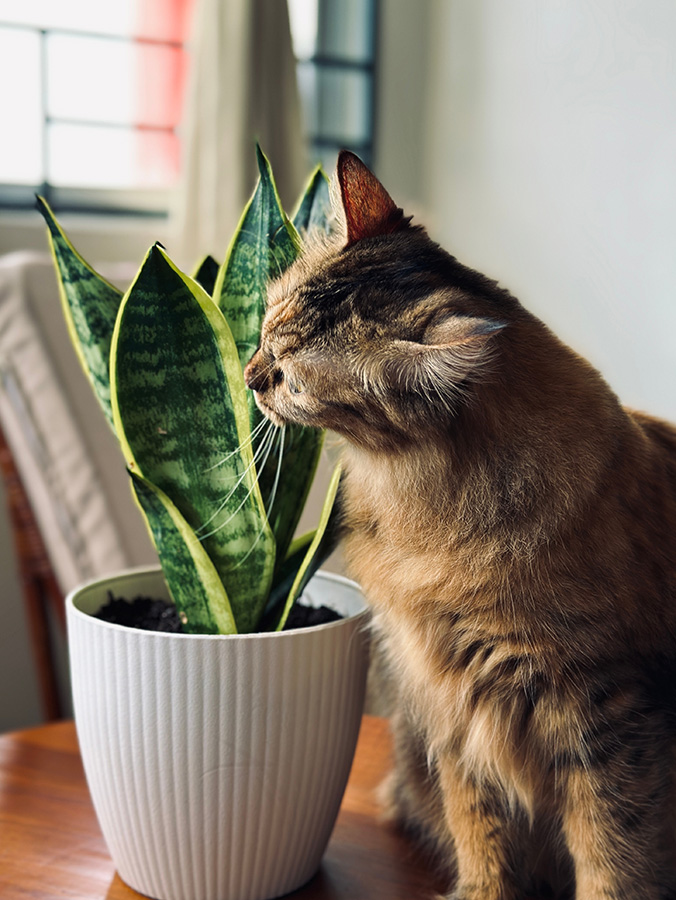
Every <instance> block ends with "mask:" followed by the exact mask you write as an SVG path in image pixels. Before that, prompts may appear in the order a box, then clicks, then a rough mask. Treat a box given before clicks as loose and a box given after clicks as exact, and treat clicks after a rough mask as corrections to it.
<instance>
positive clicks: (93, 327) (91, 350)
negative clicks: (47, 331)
mask: <svg viewBox="0 0 676 900" xmlns="http://www.w3.org/2000/svg"><path fill="white" fill-rule="evenodd" d="M37 207H38V209H39V211H40V212H41V213H42V215H43V216H44V219H45V221H46V223H47V227H48V229H49V230H48V236H49V243H50V247H51V251H52V256H53V257H54V264H55V266H56V271H57V274H58V276H59V293H60V295H61V303H62V305H63V311H64V315H65V318H66V324H67V325H68V331H69V333H70V337H71V340H72V342H73V345H74V347H75V350H76V353H77V356H78V358H79V360H80V362H81V364H82V367H83V369H84V371H85V374H86V375H87V377H88V378H89V380H90V382H91V384H92V387H93V389H94V394H95V395H96V397H97V399H98V401H99V403H100V404H101V408H102V409H103V412H104V414H105V416H106V418H107V419H108V422H109V423H110V424H111V426H112V424H113V415H112V412H111V408H110V378H109V360H110V342H111V339H112V336H113V329H114V327H115V319H116V316H117V311H118V309H119V307H120V302H121V300H122V291H119V290H118V289H117V288H116V287H113V285H112V284H109V283H108V282H107V281H106V280H105V279H104V278H102V277H101V276H100V275H99V274H98V273H97V272H95V271H94V269H92V268H91V266H90V265H89V264H88V263H86V262H85V261H84V259H83V258H82V257H81V256H80V254H79V253H78V252H77V250H75V248H74V247H73V245H72V244H71V242H70V241H69V240H68V238H67V237H66V234H65V232H64V231H63V229H62V228H61V226H60V225H59V223H58V222H57V221H56V218H55V216H54V213H53V212H52V211H51V209H50V208H49V205H48V204H47V202H46V201H45V200H44V199H43V198H42V197H38V198H37Z"/></svg>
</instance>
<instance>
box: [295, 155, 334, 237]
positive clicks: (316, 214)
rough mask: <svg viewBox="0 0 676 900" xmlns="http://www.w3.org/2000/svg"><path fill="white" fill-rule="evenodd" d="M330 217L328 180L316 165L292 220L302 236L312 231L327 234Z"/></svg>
mask: <svg viewBox="0 0 676 900" xmlns="http://www.w3.org/2000/svg"><path fill="white" fill-rule="evenodd" d="M330 219H331V200H330V198H329V180H328V178H327V177H326V175H325V174H324V170H323V169H322V167H321V166H317V168H316V169H315V171H314V172H313V173H312V175H311V177H310V180H309V181H308V184H307V187H306V188H305V191H304V193H303V196H302V197H301V198H300V201H299V203H298V208H297V209H296V212H295V213H294V215H293V219H292V221H293V224H294V227H295V229H296V231H297V232H298V233H299V234H300V235H301V237H304V236H305V235H306V234H309V233H310V232H312V231H320V232H322V233H323V234H327V233H328V231H329V222H330Z"/></svg>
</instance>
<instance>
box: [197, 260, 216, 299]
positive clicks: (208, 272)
mask: <svg viewBox="0 0 676 900" xmlns="http://www.w3.org/2000/svg"><path fill="white" fill-rule="evenodd" d="M219 269H220V266H219V265H218V263H217V262H216V260H215V259H214V258H213V256H205V257H204V259H203V260H201V261H200V262H199V263H198V264H197V266H195V271H194V272H193V273H192V275H191V277H192V278H194V279H195V281H196V282H197V283H198V284H201V285H202V287H203V288H204V290H205V291H206V292H207V294H209V296H210V297H211V296H212V295H213V293H214V287H215V286H216V279H217V278H218V270H219Z"/></svg>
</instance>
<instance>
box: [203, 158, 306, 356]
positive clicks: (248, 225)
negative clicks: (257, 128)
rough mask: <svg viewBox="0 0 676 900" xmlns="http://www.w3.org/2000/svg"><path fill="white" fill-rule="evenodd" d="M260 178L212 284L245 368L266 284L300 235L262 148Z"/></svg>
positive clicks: (280, 268) (289, 255)
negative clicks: (289, 215) (280, 199)
mask: <svg viewBox="0 0 676 900" xmlns="http://www.w3.org/2000/svg"><path fill="white" fill-rule="evenodd" d="M256 151H257V154H258V168H259V171H260V178H259V180H258V186H257V187H256V190H255V191H254V194H253V196H252V198H251V200H250V201H249V203H248V204H247V207H246V209H245V210H244V214H243V215H242V218H241V220H240V223H239V226H238V228H237V231H236V232H235V235H234V237H233V239H232V241H231V243H230V247H229V249H228V253H227V256H226V258H225V262H224V263H223V265H222V266H221V270H220V272H219V273H218V278H217V280H216V287H215V289H214V300H215V301H216V303H217V305H218V306H219V308H220V309H221V310H222V312H223V315H224V316H225V318H226V319H227V322H228V325H229V326H230V330H231V331H232V335H233V337H234V339H235V343H236V344H237V350H238V352H239V358H240V362H241V365H242V368H244V366H245V365H246V364H247V362H248V361H249V359H251V357H252V356H253V354H254V351H255V350H256V347H257V346H258V340H259V336H260V332H261V322H262V321H263V315H264V313H265V303H266V295H267V285H268V281H269V280H270V278H274V277H276V276H277V275H281V274H282V272H283V271H284V270H285V269H286V268H287V266H289V265H290V263H292V262H293V261H294V259H295V258H296V256H297V255H298V252H299V249H300V238H299V237H298V234H297V232H296V230H295V228H294V227H293V225H292V224H291V222H289V219H288V218H287V216H286V213H285V212H284V211H283V210H282V207H281V204H280V201H279V195H278V193H277V187H276V186H275V182H274V179H273V177H272V170H271V168H270V163H269V162H268V160H267V159H266V157H265V156H264V155H263V153H262V151H261V149H260V147H257V148H256Z"/></svg>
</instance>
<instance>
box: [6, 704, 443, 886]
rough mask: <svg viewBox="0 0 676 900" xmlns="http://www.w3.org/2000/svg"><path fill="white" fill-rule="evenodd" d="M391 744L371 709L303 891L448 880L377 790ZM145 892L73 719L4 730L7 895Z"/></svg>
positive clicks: (420, 883) (379, 720) (415, 884)
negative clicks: (131, 875)
mask: <svg viewBox="0 0 676 900" xmlns="http://www.w3.org/2000/svg"><path fill="white" fill-rule="evenodd" d="M389 749H390V742H389V734H388V731H387V723H386V721H385V720H384V719H378V718H374V717H370V716H365V717H364V721H363V724H362V730H361V734H360V737H359V744H358V746H357V754H356V757H355V763H354V766H353V769H352V774H351V775H350V781H349V784H348V787H347V791H346V793H345V798H344V800H343V805H342V808H341V811H340V815H339V817H338V822H337V824H336V828H335V830H334V833H333V837H332V838H331V842H330V844H329V847H328V850H327V852H326V855H325V857H324V861H323V863H322V867H321V869H320V872H319V874H318V875H317V876H316V877H315V878H314V879H313V880H312V881H311V882H310V883H309V884H308V885H306V886H305V887H304V888H301V890H299V891H296V892H295V893H294V894H293V895H292V896H293V898H294V900H348V898H349V900H385V898H387V900H417V898H428V897H431V896H432V894H433V892H434V889H439V888H440V887H442V885H439V884H435V883H434V881H433V879H432V877H431V876H430V875H429V874H428V873H427V871H426V867H425V865H424V863H423V861H422V860H421V858H420V857H419V856H418V855H417V854H416V852H415V850H414V849H413V847H412V846H411V845H410V844H409V843H408V842H407V841H406V840H405V839H404V838H403V837H402V836H401V835H399V834H398V833H396V832H395V831H393V830H392V829H390V828H388V827H386V826H384V825H381V824H380V823H379V822H378V818H377V814H378V811H377V806H376V803H375V798H374V790H375V788H376V787H377V785H378V784H379V782H380V780H381V779H382V777H383V775H384V773H385V772H386V771H387V766H388V755H389ZM139 897H140V894H137V893H136V891H133V890H131V888H128V887H127V886H126V885H125V884H124V883H123V882H122V881H121V879H120V878H119V876H118V875H116V874H115V870H114V867H113V863H112V861H111V859H110V857H109V855H108V851H107V850H106V846H105V844H104V842H103V838H102V836H101V832H100V831H99V826H98V824H97V821H96V816H95V814H94V809H93V807H92V804H91V801H90V799H89V793H88V791H87V786H86V783H85V778H84V773H83V771H82V764H81V762H80V755H79V752H78V746H77V738H76V736H75V728H74V726H73V723H72V722H59V723H56V724H51V725H44V726H42V727H40V728H34V729H30V730H28V731H20V732H16V733H14V734H8V735H4V736H0V898H2V900H56V898H68V900H134V898H136V900H138V898H139Z"/></svg>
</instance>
